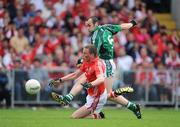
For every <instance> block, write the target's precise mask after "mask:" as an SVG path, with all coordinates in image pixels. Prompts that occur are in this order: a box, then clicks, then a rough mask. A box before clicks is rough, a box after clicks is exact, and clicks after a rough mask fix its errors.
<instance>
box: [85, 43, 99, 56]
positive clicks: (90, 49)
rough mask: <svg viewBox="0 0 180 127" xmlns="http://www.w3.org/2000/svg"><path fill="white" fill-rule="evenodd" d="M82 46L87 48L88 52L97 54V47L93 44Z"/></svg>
mask: <svg viewBox="0 0 180 127" xmlns="http://www.w3.org/2000/svg"><path fill="white" fill-rule="evenodd" d="M84 48H86V49H89V53H90V54H93V55H94V56H97V49H96V47H95V46H94V45H92V44H90V45H87V46H85V47H84Z"/></svg>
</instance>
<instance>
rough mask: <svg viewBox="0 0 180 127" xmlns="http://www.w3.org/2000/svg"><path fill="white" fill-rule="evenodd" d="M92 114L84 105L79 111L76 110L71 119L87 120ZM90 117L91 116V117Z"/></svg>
mask: <svg viewBox="0 0 180 127" xmlns="http://www.w3.org/2000/svg"><path fill="white" fill-rule="evenodd" d="M90 114H91V111H90V110H88V109H87V107H86V106H85V105H84V106H82V107H81V108H79V109H78V110H76V111H75V112H74V113H73V114H72V115H71V118H73V119H80V118H85V117H87V116H89V115H90ZM89 117H90V116H89Z"/></svg>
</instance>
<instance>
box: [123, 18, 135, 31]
mask: <svg viewBox="0 0 180 127" xmlns="http://www.w3.org/2000/svg"><path fill="white" fill-rule="evenodd" d="M135 25H137V23H136V21H135V20H132V21H130V22H129V23H122V24H121V25H120V26H121V28H122V29H123V30H127V29H130V28H132V27H134V26H135Z"/></svg>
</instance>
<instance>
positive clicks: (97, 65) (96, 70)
mask: <svg viewBox="0 0 180 127" xmlns="http://www.w3.org/2000/svg"><path fill="white" fill-rule="evenodd" d="M80 70H81V71H82V72H85V76H86V78H87V82H92V81H94V80H96V79H97V76H98V75H99V74H104V73H105V65H104V64H103V62H102V61H101V60H100V59H99V58H95V59H94V60H92V61H91V62H86V61H84V62H83V64H82V65H81V67H80ZM104 90H105V85H104V82H103V83H101V84H99V85H97V86H95V87H92V88H89V89H88V90H87V92H88V95H90V96H99V95H101V94H102V93H103V92H104Z"/></svg>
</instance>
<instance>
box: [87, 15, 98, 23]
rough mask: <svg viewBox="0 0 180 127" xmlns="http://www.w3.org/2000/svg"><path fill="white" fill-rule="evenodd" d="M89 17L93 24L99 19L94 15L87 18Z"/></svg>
mask: <svg viewBox="0 0 180 127" xmlns="http://www.w3.org/2000/svg"><path fill="white" fill-rule="evenodd" d="M89 19H92V22H93V24H95V23H97V22H98V21H99V19H98V18H97V17H96V16H91V17H89V18H88V20H89Z"/></svg>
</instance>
